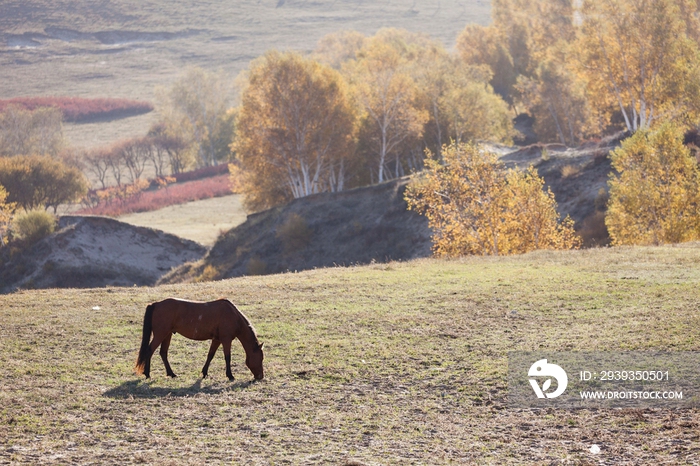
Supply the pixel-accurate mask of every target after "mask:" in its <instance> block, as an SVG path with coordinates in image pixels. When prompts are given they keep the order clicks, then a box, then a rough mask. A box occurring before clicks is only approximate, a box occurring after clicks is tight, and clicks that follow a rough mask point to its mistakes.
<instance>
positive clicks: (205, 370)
mask: <svg viewBox="0 0 700 466" xmlns="http://www.w3.org/2000/svg"><path fill="white" fill-rule="evenodd" d="M220 344H221V342H220V341H219V340H217V339H216V338H213V339H212V340H211V346H210V347H209V354H207V362H205V363H204V367H202V378H203V379H206V378H207V374H208V373H209V364H210V363H211V361H212V359H214V355H215V354H216V350H218V349H219V345H220Z"/></svg>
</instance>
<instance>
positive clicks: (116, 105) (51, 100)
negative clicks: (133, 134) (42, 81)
mask: <svg viewBox="0 0 700 466" xmlns="http://www.w3.org/2000/svg"><path fill="white" fill-rule="evenodd" d="M9 105H17V106H20V107H23V108H25V109H27V110H34V109H36V108H39V107H57V108H58V109H60V110H61V112H62V113H63V119H64V120H65V121H69V122H83V121H89V120H93V119H95V118H123V117H127V116H134V115H141V114H143V113H148V112H150V111H152V110H153V105H151V104H149V103H148V102H140V101H138V100H128V99H86V98H83V97H15V98H13V99H6V100H0V112H1V111H3V110H4V109H5V107H7V106H9Z"/></svg>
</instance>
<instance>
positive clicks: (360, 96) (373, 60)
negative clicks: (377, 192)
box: [347, 36, 428, 183]
mask: <svg viewBox="0 0 700 466" xmlns="http://www.w3.org/2000/svg"><path fill="white" fill-rule="evenodd" d="M388 38H389V39H392V40H386V39H387V38H386V37H382V36H375V37H373V38H371V39H369V40H368V41H367V43H366V45H365V47H363V49H362V50H361V51H360V52H359V54H358V59H357V60H353V61H352V62H350V63H349V64H348V67H347V70H348V71H347V72H348V74H349V75H350V77H351V81H352V84H353V89H354V93H355V95H356V98H357V101H358V102H359V103H360V105H361V108H362V110H363V111H364V113H365V116H364V121H363V128H362V129H363V131H361V133H360V134H361V139H363V140H364V141H366V143H367V146H369V150H370V151H371V152H372V154H373V159H374V160H373V161H372V163H373V165H374V170H376V175H375V176H372V179H373V181H376V182H379V183H381V182H382V181H384V180H385V179H388V178H390V177H391V172H390V171H389V170H390V168H389V164H390V163H392V162H393V164H394V166H395V170H396V172H398V171H399V168H400V164H401V159H400V157H401V153H400V151H399V149H401V145H402V143H404V142H405V141H407V140H411V139H418V138H420V137H421V136H422V133H423V125H424V124H425V123H426V121H427V120H428V112H427V111H426V110H425V109H423V108H421V107H420V106H419V105H418V102H417V99H418V87H417V86H416V83H415V80H414V79H413V77H412V76H411V74H410V72H409V63H410V62H409V61H408V59H407V58H406V53H405V52H407V51H408V50H407V47H404V46H402V45H401V43H400V42H399V41H398V39H396V36H389V37H388ZM394 39H396V40H394ZM392 41H393V42H392ZM397 44H398V45H397ZM402 52H403V53H402ZM387 175H388V176H387ZM396 175H398V173H396Z"/></svg>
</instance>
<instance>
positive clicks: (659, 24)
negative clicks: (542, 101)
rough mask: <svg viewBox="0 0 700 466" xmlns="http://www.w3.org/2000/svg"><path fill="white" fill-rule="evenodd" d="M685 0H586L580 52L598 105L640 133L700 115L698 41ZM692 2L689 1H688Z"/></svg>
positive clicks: (606, 116)
mask: <svg viewBox="0 0 700 466" xmlns="http://www.w3.org/2000/svg"><path fill="white" fill-rule="evenodd" d="M685 3H686V2H683V1H682V0H618V1H612V0H602V1H591V0H588V1H585V2H584V3H583V8H582V9H581V18H582V25H581V31H580V34H579V40H578V43H577V46H578V49H577V50H578V55H579V56H580V57H581V71H582V73H584V75H585V77H586V79H587V81H588V92H589V95H590V98H591V99H592V101H593V108H594V109H595V110H596V111H597V112H599V113H600V118H601V119H602V120H603V121H610V120H611V119H612V118H613V116H614V115H615V114H619V115H621V119H622V120H624V126H625V128H626V129H627V130H628V131H631V132H634V131H637V130H643V129H647V128H650V127H651V126H652V124H653V123H654V122H655V121H657V120H670V119H673V118H677V117H679V116H682V115H683V114H686V113H688V112H690V113H693V114H695V115H697V102H700V86H699V85H698V82H699V79H700V74H699V71H700V70H699V68H698V63H699V60H698V58H699V56H698V45H697V43H696V42H695V41H694V40H693V39H692V38H691V37H689V35H688V33H689V32H690V31H689V30H688V29H689V23H687V22H686V20H685V19H684V18H683V15H682V11H683V9H682V8H681V7H680V5H681V4H685ZM685 6H687V5H685Z"/></svg>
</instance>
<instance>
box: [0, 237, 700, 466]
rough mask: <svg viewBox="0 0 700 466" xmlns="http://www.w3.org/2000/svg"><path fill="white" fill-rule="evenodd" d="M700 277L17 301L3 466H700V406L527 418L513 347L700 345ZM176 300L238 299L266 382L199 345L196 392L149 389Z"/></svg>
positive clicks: (538, 256) (626, 262)
mask: <svg viewBox="0 0 700 466" xmlns="http://www.w3.org/2000/svg"><path fill="white" fill-rule="evenodd" d="M699 263H700V245H698V244H695V245H688V246H685V247H664V248H616V249H597V250H585V251H575V252H556V253H555V252H539V253H535V254H528V255H525V256H521V257H512V258H471V259H465V260H461V261H438V260H420V261H415V262H410V263H391V264H382V265H371V266H366V267H355V268H347V269H341V268H335V269H319V270H314V271H309V272H305V273H299V274H284V275H272V276H265V277H248V278H241V279H235V280H226V281H218V282H211V283H199V284H193V285H172V286H165V287H159V288H124V289H95V290H83V291H79V290H47V291H32V292H21V293H17V294H13V295H9V296H3V297H0V321H2V326H1V327H0V340H1V341H2V348H3V350H2V352H0V439H2V443H3V445H2V448H0V462H10V463H42V464H87V463H101V464H109V463H119V464H134V463H147V464H202V463H203V464H229V463H232V462H233V463H235V464H239V463H245V464H377V463H380V464H449V463H450V462H452V463H453V464H580V465H583V464H674V465H675V464H696V463H697V462H698V460H699V459H700V437H699V434H698V426H699V425H700V412H698V411H693V410H685V411H663V410H652V409H649V410H600V411H597V410H582V411H558V410H551V411H548V412H547V411H527V410H522V411H521V410H510V409H507V408H506V406H505V397H506V390H505V386H506V378H505V376H506V373H505V371H506V354H507V352H508V351H511V350H533V349H537V348H542V349H548V350H602V349H606V350H614V349H624V350H627V349H629V350H632V349H639V350H646V349H666V350H695V351H697V350H699V349H700V339H699V337H700V315H699V314H698V313H697V303H698V302H699V301H700V291H699V290H700V287H698V282H699V281H700V267H698V264H699ZM166 296H180V297H183V298H191V299H214V298H218V297H221V296H226V297H229V298H231V299H232V300H233V301H234V302H236V303H238V304H239V306H240V308H241V309H242V310H243V311H244V312H246V313H247V315H248V317H249V318H250V319H251V321H252V322H253V323H254V324H255V326H256V328H257V329H258V333H259V336H260V339H261V341H264V342H265V344H266V359H265V363H266V379H265V380H264V381H262V382H261V383H250V379H251V375H250V373H249V372H248V371H247V370H246V369H245V366H244V365H243V358H242V350H241V349H240V347H236V352H235V355H234V375H235V376H236V379H237V380H236V382H234V383H229V382H228V381H227V380H226V378H225V376H224V368H223V357H222V356H221V353H219V354H218V355H217V358H216V359H215V361H214V363H213V364H212V367H211V369H210V377H211V378H208V379H206V380H204V381H202V380H201V379H200V378H199V375H198V374H199V370H200V368H201V366H202V364H203V362H204V358H205V354H206V350H207V343H204V342H199V343H197V342H190V341H186V340H184V339H183V338H181V337H179V336H175V338H174V339H173V343H172V345H171V358H170V362H171V364H172V365H173V369H174V370H175V372H176V373H178V374H179V376H180V377H179V378H177V379H173V380H170V379H167V378H166V377H165V372H164V370H163V368H162V364H161V363H160V361H158V360H156V361H155V362H154V368H153V379H152V380H151V381H148V382H146V381H144V380H142V379H139V378H137V377H136V376H134V375H133V374H132V372H131V369H132V366H133V362H134V360H135V357H136V350H137V348H138V344H139V338H140V331H141V321H142V318H143V312H144V308H145V306H146V304H147V303H149V302H151V301H154V300H159V299H162V298H164V297H166ZM95 306H99V307H100V309H99V310H93V308H94V307H95ZM513 310H515V311H517V312H516V313H513V312H512V311H513ZM156 359H157V358H156ZM593 443H595V444H598V445H600V446H601V453H600V454H599V455H597V456H593V455H592V454H591V453H589V450H588V449H589V447H590V445H591V444H593Z"/></svg>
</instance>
